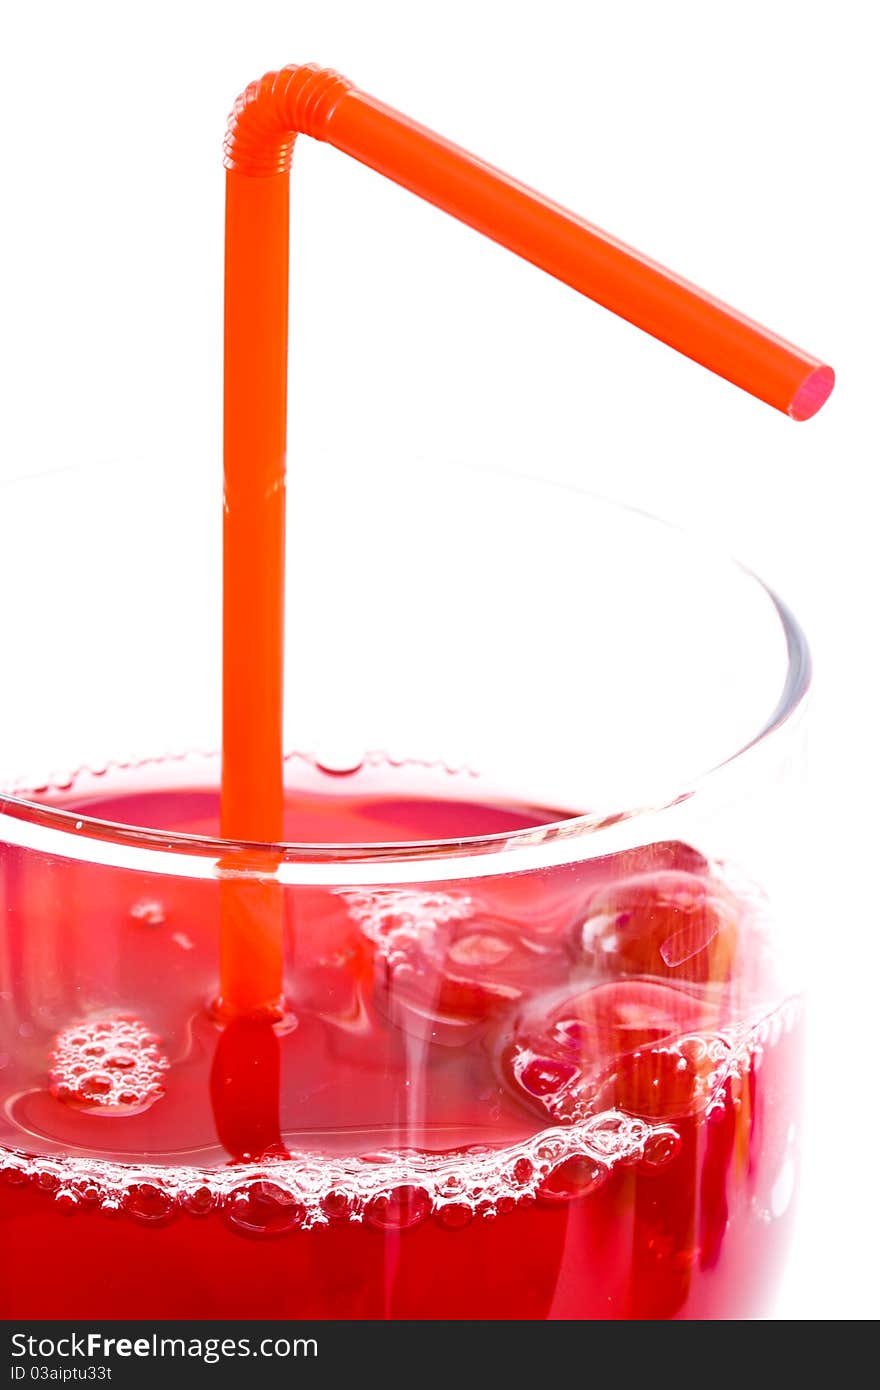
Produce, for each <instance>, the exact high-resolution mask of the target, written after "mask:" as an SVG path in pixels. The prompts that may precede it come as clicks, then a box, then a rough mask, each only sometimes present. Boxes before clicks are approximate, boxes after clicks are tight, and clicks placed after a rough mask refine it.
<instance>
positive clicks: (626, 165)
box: [0, 0, 880, 1319]
mask: <svg viewBox="0 0 880 1390" xmlns="http://www.w3.org/2000/svg"><path fill="white" fill-rule="evenodd" d="M870 16H871V7H870V6H869V5H867V4H866V3H864V0H839V3H838V4H837V5H835V6H832V7H829V6H828V5H827V3H822V4H819V3H814V0H739V3H738V4H737V5H736V6H733V5H727V4H712V5H707V4H705V3H704V0H694V3H688V0H665V3H664V4H662V5H661V4H655V3H653V0H617V3H615V4H611V5H610V4H607V3H599V0H580V3H575V2H574V0H571V3H559V2H557V0H543V3H542V4H540V5H536V4H534V3H530V4H528V5H521V4H518V3H515V2H514V0H508V3H504V4H496V3H494V0H493V3H479V2H478V0H470V3H467V0H465V2H464V3H462V0H443V3H442V4H441V3H437V2H436V0H425V2H424V3H421V4H413V3H406V2H405V0H372V3H357V0H350V2H346V0H319V2H317V0H313V3H312V4H309V5H306V4H303V3H301V0H287V3H276V0H247V3H240V4H238V5H237V6H233V5H230V4H227V3H216V0H215V3H213V4H211V5H206V4H203V3H182V2H181V0H175V2H174V3H166V0H152V3H151V4H150V5H139V6H134V5H119V4H106V5H105V4H93V3H88V0H79V3H77V4H76V5H67V4H61V3H53V4H48V3H44V4H41V5H22V6H20V7H18V9H17V10H16V11H15V12H12V11H11V10H10V9H9V7H7V9H6V11H5V18H4V21H3V36H2V37H3V43H2V51H0V117H2V119H0V129H2V162H3V171H4V172H3V185H2V197H3V205H2V209H0V311H2V322H0V478H7V477H18V476H21V475H28V474H33V473H40V472H45V471H46V470H50V469H55V468H66V467H70V466H71V465H74V464H81V463H85V462H93V461H99V462H105V461H111V460H112V461H113V462H114V463H115V464H116V466H118V467H119V468H120V469H132V470H136V469H143V468H146V467H149V464H150V460H151V459H157V458H168V457H179V458H181V459H187V458H192V459H193V460H196V459H198V460H202V461H204V460H212V459H215V458H219V446H220V433H219V420H220V322H221V256H222V207H223V201H222V200H223V176H222V169H221V164H220V158H219V144H220V140H221V137H222V130H223V125H224V118H225V115H226V112H227V109H228V107H229V105H230V104H231V100H232V98H233V97H234V96H235V94H236V93H237V92H238V91H239V90H240V88H241V87H242V86H243V85H244V84H245V83H246V82H247V81H249V80H250V79H251V78H253V77H256V76H258V75H259V74H260V73H261V72H263V71H264V70H266V69H268V68H272V67H277V66H280V65H282V64H283V63H285V62H291V61H296V62H301V61H317V62H320V63H322V64H327V65H329V66H333V67H336V68H338V69H340V70H341V71H343V72H345V73H346V75H348V76H350V77H351V78H353V79H354V80H355V81H356V82H357V83H358V85H360V86H362V87H364V88H365V89H366V90H367V91H371V92H373V93H375V94H376V95H377V96H380V97H381V98H383V99H384V100H386V101H388V102H390V103H391V104H392V105H395V106H398V107H400V108H401V109H402V110H404V111H406V112H408V113H410V114H412V115H413V116H415V117H416V118H418V119H420V120H421V121H423V122H424V123H425V124H427V125H429V126H432V127H434V128H435V129H438V130H440V131H442V132H443V133H444V134H446V135H448V136H450V137H451V138H453V139H456V140H458V141H459V142H460V143H462V144H464V145H465V146H466V147H468V148H470V149H473V150H474V151H475V152H476V153H478V154H481V155H482V156H483V157H484V158H487V159H489V160H490V161H492V162H493V163H495V164H497V165H499V166H500V167H502V168H504V169H508V170H510V171H511V172H512V173H514V174H515V175H517V176H518V177H519V178H521V179H522V180H523V181H525V182H527V183H531V184H532V185H534V186H535V187H537V188H540V189H541V190H542V191H543V192H546V193H547V194H549V195H551V196H552V197H555V198H556V199H557V200H559V201H560V202H562V203H564V204H566V205H567V206H570V207H572V208H574V209H576V210H577V211H579V212H581V213H583V215H585V216H587V217H588V218H590V219H591V220H592V221H594V222H597V223H598V224H599V225H600V226H603V227H606V228H607V229H608V230H609V231H611V232H613V233H615V234H616V235H617V236H619V237H621V238H623V239H624V240H626V241H628V242H630V243H631V244H633V245H636V246H638V247H640V248H642V249H644V250H645V251H647V252H648V253H649V254H651V255H653V256H654V257H655V258H656V259H658V260H660V261H662V262H665V263H666V264H668V265H670V266H672V267H673V268H674V269H677V270H679V271H681V272H682V273H684V274H686V275H688V276H689V277H690V278H691V279H693V280H696V281H697V283H700V284H703V285H705V286H706V287H707V288H709V289H711V290H712V291H713V292H714V293H716V294H717V295H719V296H720V297H721V298H724V299H726V300H728V301H729V302H731V303H733V304H735V305H736V306H737V307H739V308H741V309H743V310H744V311H746V312H748V313H750V314H751V315H752V316H754V317H755V318H757V319H759V320H760V321H763V322H765V323H767V324H768V325H769V326H770V327H772V328H774V329H775V330H777V331H778V332H780V333H782V334H783V335H784V336H786V337H789V338H790V339H792V340H794V341H795V342H797V343H799V344H801V345H803V346H804V347H806V348H807V349H809V350H810V351H812V352H814V353H815V354H816V355H818V356H821V357H823V358H824V359H825V360H826V361H829V362H831V363H832V364H833V366H834V367H835V368H836V369H837V372H838V387H837V390H836V392H835V394H834V396H833V397H832V399H831V401H830V403H829V404H828V406H827V407H826V408H825V409H824V410H823V411H822V412H821V414H820V415H819V416H818V417H816V418H815V419H814V420H813V421H811V422H809V423H807V424H803V425H794V424H792V423H791V422H790V421H788V420H787V419H785V418H784V417H783V416H781V415H778V414H776V413H775V412H773V411H771V410H770V409H768V408H767V407H765V406H763V405H761V404H759V403H757V402H755V401H753V400H751V399H749V398H747V397H746V396H745V395H743V394H742V393H740V392H737V391H736V390H734V389H733V388H731V387H729V386H728V385H726V384H725V383H723V382H721V381H718V380H716V379H714V378H713V377H711V376H710V375H709V374H708V373H706V372H703V371H701V370H699V369H697V368H695V367H694V366H692V365H691V364H690V363H688V362H686V361H685V360H684V359H682V358H679V357H677V356H676V355H675V354H674V353H672V352H670V351H669V350H667V349H665V348H663V347H661V346H660V345H658V344H656V343H655V342H653V341H652V340H650V339H648V338H646V337H644V336H643V335H641V334H639V333H637V332H635V331H634V330H633V329H632V328H630V327H629V326H628V325H626V324H624V323H622V322H619V321H617V320H615V319H613V318H612V317H611V316H610V315H608V314H607V313H605V312H603V311H602V310H600V309H598V308H596V307H595V306H593V305H591V304H589V303H588V302H586V301H585V300H583V299H581V298H580V297H579V296H577V295H575V294H573V293H572V292H571V291H569V290H567V289H566V288H564V287H563V286H561V285H558V284H556V283H555V282H553V281H551V280H549V279H548V278H547V277H545V276H542V275H541V274H540V273H539V272H537V271H535V270H533V269H532V268H530V267H528V266H526V265H524V264H521V263H519V262H517V261H516V260H515V259H514V258H513V257H511V256H509V255H507V254H506V253H504V252H502V251H500V250H498V249H497V248H496V247H494V246H492V245H491V244H490V243H488V242H486V241H483V240H481V239H480V238H478V237H476V236H474V235H473V234H472V233H471V232H470V231H468V230H467V229H465V228H462V227H460V226H457V225H454V224H453V223H452V222H451V221H450V220H449V219H446V218H443V217H442V216H440V215H439V214H437V213H435V212H434V211H432V210H431V209H429V208H427V207H426V206H423V205H420V204H419V203H418V202H417V201H416V200H415V199H413V198H411V197H410V196H409V195H407V194H405V193H403V192H402V191H400V190H398V189H396V188H394V187H392V186H390V185H389V184H386V183H384V182H383V181H382V180H380V179H379V178H378V177H376V176H375V175H373V174H371V173H369V172H368V171H366V170H364V169H361V168H359V167H357V166H355V165H354V164H353V163H352V162H350V161H346V160H345V159H344V158H343V157H342V156H340V155H338V154H336V153H335V152H334V151H331V150H329V149H328V148H326V147H323V146H318V145H316V144H313V143H311V142H309V141H306V140H302V141H300V142H299V147H298V149H297V155H296V168H295V178H294V220H293V227H294V231H293V267H292V273H293V292H294V296H295V317H294V336H293V342H292V362H291V370H292V399H291V413H292V418H293V419H294V420H295V422H296V428H297V431H298V432H300V433H301V436H302V437H303V438H304V439H305V440H310V439H314V440H320V441H321V443H322V445H323V446H324V447H326V448H330V449H333V450H340V451H348V452H356V451H357V450H358V448H359V444H360V442H361V441H363V440H364V439H367V438H369V439H370V440H372V441H373V442H374V443H375V441H377V440H379V441H383V442H384V444H385V445H386V446H387V449H388V451H389V453H390V454H393V455H396V456H399V457H405V456H406V454H407V451H408V452H409V453H411V454H414V455H417V456H418V457H419V458H421V459H426V460H428V461H429V462H430V461H434V460H436V461H437V462H442V460H443V459H445V458H454V459H457V460H462V461H464V462H468V461H480V460H486V459H491V460H492V461H494V462H497V463H504V464H511V465H512V466H514V467H515V468H517V469H520V470H522V469H525V470H527V471H530V472H533V473H538V474H546V475H547V476H550V477H553V478H560V479H567V480H575V481H578V482H581V483H583V484H585V485H586V486H587V487H589V488H592V489H596V490H599V491H602V492H605V493H607V494H609V495H611V496H614V497H618V498H621V499H624V500H627V501H631V502H635V503H637V504H638V505H639V506H641V507H644V508H646V509H648V510H651V511H655V512H658V513H660V514H661V515H664V516H666V517H669V518H671V519H674V520H678V521H681V522H685V523H688V524H690V525H694V526H698V527H700V528H703V529H704V530H708V531H709V532H711V533H714V534H715V535H717V536H718V538H719V540H720V541H721V542H722V543H724V544H726V545H728V546H729V547H730V548H732V549H734V550H735V551H736V552H737V553H738V555H739V556H740V557H741V558H743V559H744V560H746V561H747V562H749V563H750V564H751V565H753V566H754V567H755V568H757V569H758V571H759V572H760V573H761V574H762V575H763V576H764V578H765V579H768V580H769V581H770V582H771V583H772V584H773V585H774V586H775V587H776V588H778V589H779V590H780V591H781V592H782V593H783V595H784V596H786V597H787V598H788V600H789V601H790V602H791V604H792V606H793V607H794V608H795V611H796V612H797V613H798V614H799V616H800V618H801V620H802V622H803V624H804V625H805V627H806V628H807V631H808V633H809V635H810V637H811V640H812V645H813V649H814V655H815V659H816V665H817V686H816V698H815V705H814V720H813V789H812V806H813V812H814V817H815V823H816V827H817V836H818V843H819V844H820V846H821V852H820V853H818V854H815V853H813V854H807V853H805V862H804V872H805V873H808V874H809V875H810V876H811V878H812V879H813V881H814V882H815V912H814V915H813V918H812V920H811V921H808V922H804V938H805V948H806V949H807V951H808V952H809V955H810V960H811V962H812V968H811V977H812V1016H813V1032H812V1039H811V1057H810V1071H809V1101H810V1105H809V1135H808V1140H809V1142H808V1171H807V1175H806V1181H805V1185H804V1190H803V1200H802V1206H801V1218H800V1225H799V1231H798V1237H797V1243H796V1248H795V1251H794V1254H793V1258H792V1260H791V1262H790V1266H789V1270H788V1274H787V1278H786V1282H785V1285H784V1287H783V1290H782V1295H781V1298H780V1302H779V1306H778V1316H780V1317H786V1318H797V1319H804V1318H834V1319H842V1318H870V1317H875V1316H876V1315H877V1314H878V1312H880V1306H878V1305H880V1299H878V1295H877V1288H876V1266H875V1264H874V1250H875V1248H876V1242H877V1240H878V1236H880V1232H878V1229H877V1212H878V1201H877V1177H876V1171H877V1164H878V1141H880V1134H878V1124H877V1075H878V1072H877V1059H878V1057H880V1037H878V1033H877V1025H876V1014H877V1000H878V997H880V989H878V965H880V961H878V945H877V942H878V912H877V902H878V895H877V891H876V885H875V874H876V853H875V840H876V834H877V815H876V809H875V802H876V796H875V792H874V788H875V786H876V785H877V780H878V773H880V767H878V759H877V732H876V731H877V718H878V711H877V667H878V663H877V656H876V650H875V645H874V643H875V635H874V634H875V629H876V621H875V618H874V606H875V600H876V591H877V571H878V561H877V530H878V525H877V512H876V505H875V496H876V485H875V484H876V474H877V465H878V430H877V426H876V393H877V384H876V383H877V375H878V352H877V333H876V323H877V317H878V310H880V301H878V276H877V263H878V256H877V246H878V245H880V226H878V219H877V215H876V212H875V206H876V201H875V198H874V196H873V194H874V192H875V189H874V187H873V185H874V183H875V173H874V171H875V168H876V163H875V161H876V136H877V133H878V120H880V110H878V105H877V102H876V99H875V97H874V95H873V93H874V92H875V91H876V81H875V78H876V73H875V69H874V61H873V58H872V54H873V52H874V47H875V45H874V43H873V39H872V35H871V34H870V32H869V25H870ZM0 505H2V498H0Z"/></svg>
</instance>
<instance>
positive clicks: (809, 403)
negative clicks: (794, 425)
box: [788, 367, 834, 420]
mask: <svg viewBox="0 0 880 1390" xmlns="http://www.w3.org/2000/svg"><path fill="white" fill-rule="evenodd" d="M833 390H834V372H833V370H832V369H831V367H815V368H814V369H813V371H811V372H810V373H809V375H808V376H805V377H804V379H803V381H802V382H801V384H800V386H799V387H798V389H797V390H796V391H795V393H794V398H793V400H792V402H791V405H790V406H789V407H788V413H789V415H790V416H791V418H792V420H809V419H810V417H811V416H813V415H815V414H816V412H817V411H819V410H821V409H822V407H823V405H824V404H825V402H826V401H827V399H828V397H829V396H830V395H831V392H832V391H833Z"/></svg>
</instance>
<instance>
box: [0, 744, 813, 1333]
mask: <svg viewBox="0 0 880 1390" xmlns="http://www.w3.org/2000/svg"><path fill="white" fill-rule="evenodd" d="M287 778H288V786H287V790H286V799H285V810H284V817H285V826H284V829H285V837H286V839H288V840H289V841H295V842H300V843H321V844H328V843H336V844H340V845H344V844H348V845H355V844H374V843H377V842H397V843H400V842H413V841H426V840H437V839H445V838H450V837H463V836H485V835H492V834H499V833H500V834H512V833H514V832H515V831H517V830H521V829H524V828H528V827H534V826H536V825H540V824H541V823H549V822H551V821H554V820H556V819H559V816H560V813H558V812H554V811H550V810H544V811H542V810H541V809H540V808H535V807H532V806H528V805H516V804H513V803H511V802H509V801H504V800H499V799H496V798H493V797H492V796H489V795H486V794H485V793H484V792H482V791H481V782H480V779H478V778H474V777H472V776H471V775H470V774H466V773H458V774H452V773H449V772H447V771H444V770H438V769H431V768H428V767H420V766H415V765H409V766H405V767H399V766H398V767H395V766H392V765H390V764H388V763H384V762H379V761H375V762H373V763H372V764H368V765H364V766H363V767H361V768H360V769H359V770H356V771H354V772H352V773H350V774H349V775H347V776H340V775H336V774H333V773H332V772H329V771H323V770H321V769H320V768H319V767H317V766H315V765H313V764H311V763H310V762H308V760H306V759H293V760H288V763H287ZM34 799H36V800H44V801H47V802H49V803H51V804H53V805H55V806H59V805H60V806H63V808H64V809H65V810H68V811H70V810H81V811H82V813H83V815H84V816H88V817H92V818H100V819H104V820H108V821H114V822H121V823H124V824H128V825H135V826H146V827H153V828H156V829H159V830H169V831H176V832H183V833H187V834H190V835H195V836H212V835H215V834H216V833H217V828H218V818H219V798H218V793H217V789H216V784H215V783H210V782H209V779H207V778H205V779H202V780H200V779H198V778H196V777H194V775H193V772H192V768H191V767H190V766H188V765H187V764H186V763H181V764H174V763H167V764H158V765H156V766H155V767H153V768H149V767H142V768H140V769H133V770H129V771H125V770H121V769H120V770H116V771H111V772H108V773H105V774H103V775H101V776H95V775H84V776H81V777H80V778H78V779H77V781H76V782H75V783H74V785H73V786H72V787H71V788H70V789H68V790H66V791H64V792H63V793H55V794H54V795H53V794H50V793H42V794H41V795H37V794H35V795H34ZM0 853H2V856H3V859H2V862H0V894H2V906H3V908H4V912H3V919H4V927H3V933H4V935H3V938H2V942H0V1231H2V1240H3V1247H4V1250H5V1251H6V1252H7V1254H6V1257H5V1258H4V1260H3V1262H2V1265H0V1315H2V1316H5V1317H7V1318H13V1317H32V1318H33V1317H46V1318H49V1317H59V1318H63V1317H70V1318H86V1317H96V1316H100V1317H103V1318H108V1317H119V1318H122V1317H127V1318H160V1317H207V1318H225V1317H242V1318H254V1317H266V1318H271V1317H296V1318H468V1319H470V1318H479V1319H483V1318H486V1319H524V1318H528V1319H548V1318H551V1319H552V1318H567V1319H571V1318H575V1319H579V1318H586V1319H623V1318H638V1319H655V1318H656V1319H662V1318H741V1317H750V1316H755V1315H756V1314H759V1313H760V1312H762V1311H763V1310H764V1308H765V1306H766V1299H767V1296H768V1291H769V1290H770V1289H771V1288H772V1286H773V1284H774V1282H775V1279H776V1276H777V1272H778V1269H779V1267H780V1264H781V1261H782V1259H783V1257H784V1253H785V1247H786V1243H787V1236H788V1227H789V1223H790V1213H791V1202H790V1199H791V1195H792V1189H793V1184H794V1171H795V1162H796V1151H795V1126H796V1123H797V1119H798V1116H797V1094H798V1080H799V1058H800V1044H801V1040H800V1005H799V1003H798V1001H797V1000H796V999H794V998H791V997H787V996H786V995H785V994H784V993H783V992H782V991H781V989H780V988H779V986H778V985H777V983H776V980H775V975H774V968H773V961H772V957H771V955H770V952H769V948H768V944H767V932H766V929H765V926H764V924H763V911H764V910H763V907H762V905H761V902H760V897H759V895H758V894H757V893H752V892H750V891H744V890H743V888H742V887H741V886H737V887H736V889H734V888H733V887H732V886H731V883H732V875H731V874H730V872H729V871H728V870H727V869H726V868H725V867H724V866H722V865H719V864H715V863H709V862H707V861H706V860H705V859H704V858H703V856H702V855H700V854H699V853H698V852H697V851H696V850H695V849H692V848H690V847H689V846H687V845H684V844H681V843H677V842H661V843H656V844H652V845H647V846H644V847H643V848H641V849H634V850H628V851H625V852H623V853H621V854H617V855H613V856H607V857H605V858H602V859H598V860H593V861H589V862H586V863H579V864H574V865H567V866H562V867H558V868H552V869H543V870H541V871H539V872H528V873H518V874H515V875H510V874H507V875H496V876H487V877H484V878H468V879H467V880H462V881H455V880H445V881H441V882H434V883H432V882H427V881H426V882H421V883H411V884H410V883H405V884H397V885H396V886H393V887H392V886H387V887H385V886H383V885H382V884H381V883H379V884H371V885H369V886H354V887H351V886H349V887H345V886H340V887H325V886H296V885H290V884H286V883H285V884H284V886H283V888H282V890H281V892H282V893H283V902H284V931H285V998H286V1003H287V1010H288V1012H287V1015H286V1017H285V1019H284V1020H283V1021H282V1022H281V1023H280V1024H272V1023H271V1022H268V1021H265V1020H260V1019H253V1018H252V1019H241V1020H238V1021H236V1022H233V1023H231V1024H226V1025H225V1026H224V1025H223V1024H221V1022H219V1021H218V1020H217V1018H216V1016H215V1014H214V1013H213V1012H212V1007H211V1005H212V1001H213V999H214V996H215V994H216V981H217V924H218V919H219V913H220V903H219V884H218V881H217V879H216V878H211V877H200V876H194V877H183V876H181V875H179V874H160V873H150V872H147V871H141V870H133V869H130V868H120V867H116V866H114V865H112V864H108V863H101V864H98V863H92V862H87V861H77V860H72V859H60V858H53V857H52V856H50V855H40V856H37V855H36V854H34V852H33V851H30V850H28V851H24V850H21V849H18V848H15V847H3V848H2V851H0Z"/></svg>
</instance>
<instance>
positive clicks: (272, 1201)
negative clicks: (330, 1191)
mask: <svg viewBox="0 0 880 1390" xmlns="http://www.w3.org/2000/svg"><path fill="white" fill-rule="evenodd" d="M304 1216H305V1207H304V1205H303V1204H302V1202H300V1201H299V1200H298V1199H297V1197H296V1195H295V1194H294V1193H293V1192H292V1191H290V1189H289V1188H287V1187H283V1186H281V1185H280V1184H279V1183H277V1182H267V1181H265V1180H263V1179H258V1180H257V1181H256V1182H251V1183H246V1184H244V1185H243V1186H241V1187H237V1188H236V1189H235V1190H234V1191H233V1192H232V1193H230V1195H229V1198H228V1200H227V1203H226V1218H227V1220H228V1221H229V1224H230V1225H231V1226H234V1227H235V1229H236V1230H238V1231H240V1232H241V1233H242V1234H243V1235H247V1236H280V1235H285V1234H286V1233H287V1232H288V1231H293V1230H296V1229H297V1227H299V1226H301V1225H302V1223H303V1217H304Z"/></svg>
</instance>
